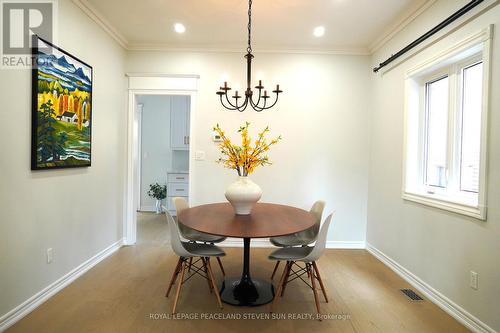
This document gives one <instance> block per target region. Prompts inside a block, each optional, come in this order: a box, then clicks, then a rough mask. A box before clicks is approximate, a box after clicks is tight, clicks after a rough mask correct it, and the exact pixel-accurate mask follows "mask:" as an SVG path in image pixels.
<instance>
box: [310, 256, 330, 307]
mask: <svg viewBox="0 0 500 333" xmlns="http://www.w3.org/2000/svg"><path fill="white" fill-rule="evenodd" d="M312 265H313V268H314V270H315V271H316V276H317V277H318V281H319V285H320V286H321V291H322V292H323V296H324V297H325V301H326V302H327V303H328V297H327V296H326V290H325V285H324V284H323V279H321V275H320V274H319V269H318V265H316V262H315V261H313V262H312Z"/></svg>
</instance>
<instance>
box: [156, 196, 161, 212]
mask: <svg viewBox="0 0 500 333" xmlns="http://www.w3.org/2000/svg"><path fill="white" fill-rule="evenodd" d="M155 208H156V214H161V200H159V199H156V207H155Z"/></svg>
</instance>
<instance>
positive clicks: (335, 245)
mask: <svg viewBox="0 0 500 333" xmlns="http://www.w3.org/2000/svg"><path fill="white" fill-rule="evenodd" d="M218 245H220V246H222V247H243V239H241V238H228V239H226V240H225V241H224V242H222V243H220V244H218ZM251 246H252V247H268V248H276V247H275V246H274V245H273V244H271V242H270V241H269V238H252V240H251ZM326 248H327V249H364V248H365V242H364V241H358V242H348V241H327V242H326Z"/></svg>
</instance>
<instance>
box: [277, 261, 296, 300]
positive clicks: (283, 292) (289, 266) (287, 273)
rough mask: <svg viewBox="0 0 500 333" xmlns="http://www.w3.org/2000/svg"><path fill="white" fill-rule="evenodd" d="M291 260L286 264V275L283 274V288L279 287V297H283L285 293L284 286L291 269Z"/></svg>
mask: <svg viewBox="0 0 500 333" xmlns="http://www.w3.org/2000/svg"><path fill="white" fill-rule="evenodd" d="M293 263H294V262H293V261H289V265H288V269H287V271H286V276H285V280H284V281H283V288H281V295H280V296H281V297H283V295H284V294H285V288H286V285H287V284H288V278H289V277H290V271H291V270H292V266H293Z"/></svg>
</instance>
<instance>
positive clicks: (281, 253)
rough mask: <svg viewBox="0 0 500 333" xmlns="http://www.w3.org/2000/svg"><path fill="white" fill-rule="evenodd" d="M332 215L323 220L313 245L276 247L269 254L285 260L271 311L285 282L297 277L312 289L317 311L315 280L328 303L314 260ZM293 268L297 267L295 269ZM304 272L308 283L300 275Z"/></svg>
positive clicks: (276, 258)
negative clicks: (300, 263)
mask: <svg viewBox="0 0 500 333" xmlns="http://www.w3.org/2000/svg"><path fill="white" fill-rule="evenodd" d="M332 216H333V213H332V214H330V215H329V216H328V217H327V218H326V220H325V222H324V223H323V225H322V226H321V230H320V232H319V234H318V238H317V240H316V243H315V244H314V246H313V247H310V246H305V247H285V248H282V249H278V250H276V251H274V252H272V253H271V254H270V255H269V259H270V260H280V261H286V265H285V268H284V270H283V274H282V275H281V278H280V281H279V283H278V289H277V291H276V295H275V297H274V301H273V303H272V304H271V311H273V310H274V306H275V305H276V304H277V302H278V299H279V298H280V297H282V296H283V294H284V292H285V288H286V286H287V284H288V283H289V282H291V281H292V280H295V279H298V278H300V279H301V280H302V281H304V282H305V283H306V284H307V285H308V286H309V287H310V288H311V289H312V291H313V294H314V301H315V303H316V310H317V311H318V313H321V311H320V305H319V299H318V293H317V288H316V281H318V282H319V284H320V289H321V291H322V292H323V296H324V297H325V301H326V302H327V303H328V297H327V296H326V290H325V286H324V284H323V280H322V279H321V275H320V273H319V269H318V266H317V264H316V261H317V260H318V259H319V258H320V257H321V255H322V254H323V252H324V250H325V245H326V237H327V234H328V228H329V227H330V222H331V220H332ZM297 262H302V263H304V264H305V267H301V266H300V265H298V264H297ZM294 268H298V269H297V270H295V269H294ZM304 274H307V276H308V278H309V279H310V281H311V284H310V285H309V283H307V282H306V280H304V279H303V278H302V275H304Z"/></svg>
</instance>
